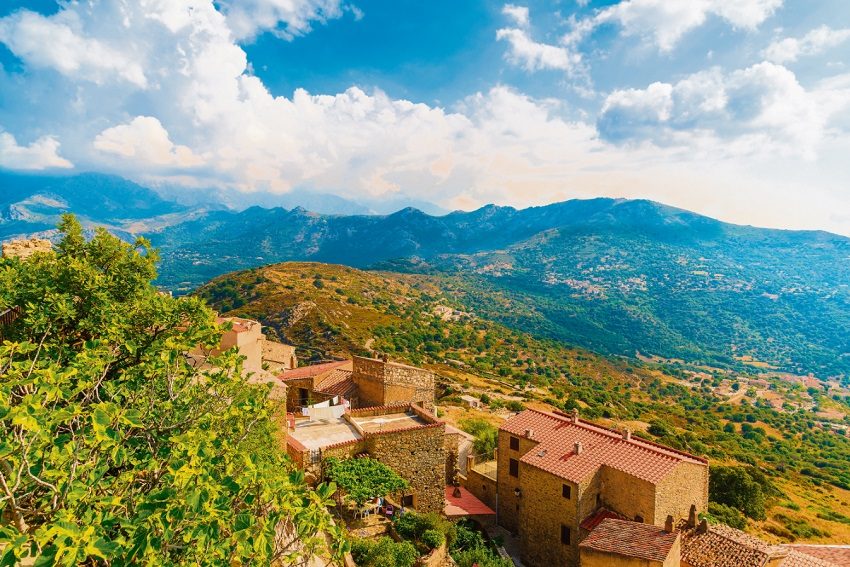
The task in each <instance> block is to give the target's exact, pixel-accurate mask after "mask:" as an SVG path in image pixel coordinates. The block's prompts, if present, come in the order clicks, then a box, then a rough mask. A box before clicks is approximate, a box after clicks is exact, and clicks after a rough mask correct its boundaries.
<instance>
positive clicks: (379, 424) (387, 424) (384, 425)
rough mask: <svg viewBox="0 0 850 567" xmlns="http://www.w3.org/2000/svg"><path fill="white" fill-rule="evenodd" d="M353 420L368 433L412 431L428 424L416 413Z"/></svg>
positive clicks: (354, 418) (355, 418)
mask: <svg viewBox="0 0 850 567" xmlns="http://www.w3.org/2000/svg"><path fill="white" fill-rule="evenodd" d="M352 420H353V421H354V422H355V423H357V425H359V426H360V427H361V428H362V429H363V431H365V432H367V433H377V432H379V431H390V430H394V429H410V428H412V427H419V426H420V425H428V422H427V421H425V420H424V419H422V418H421V417H419V416H418V415H416V414H414V413H392V414H389V415H378V416H374V417H353V418H352Z"/></svg>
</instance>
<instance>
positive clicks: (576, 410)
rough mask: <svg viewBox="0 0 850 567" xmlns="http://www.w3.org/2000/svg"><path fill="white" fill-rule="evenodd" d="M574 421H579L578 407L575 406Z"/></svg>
mask: <svg viewBox="0 0 850 567" xmlns="http://www.w3.org/2000/svg"><path fill="white" fill-rule="evenodd" d="M572 418H573V423H578V408H573V416H572Z"/></svg>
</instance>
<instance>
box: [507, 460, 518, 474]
mask: <svg viewBox="0 0 850 567" xmlns="http://www.w3.org/2000/svg"><path fill="white" fill-rule="evenodd" d="M508 465H509V466H508V474H510V475H511V476H519V461H517V460H516V459H511V460H510V461H509V462H508Z"/></svg>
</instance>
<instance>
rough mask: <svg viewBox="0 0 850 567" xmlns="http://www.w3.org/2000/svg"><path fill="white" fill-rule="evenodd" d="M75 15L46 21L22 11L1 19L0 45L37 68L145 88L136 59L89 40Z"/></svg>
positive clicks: (109, 46) (68, 13) (145, 81)
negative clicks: (128, 83)
mask: <svg viewBox="0 0 850 567" xmlns="http://www.w3.org/2000/svg"><path fill="white" fill-rule="evenodd" d="M81 27H82V25H81V22H80V20H79V18H77V17H76V15H75V14H74V13H73V12H61V13H60V14H59V15H58V16H56V17H50V18H46V17H44V16H41V15H40V14H36V13H34V12H28V11H20V12H17V13H14V14H12V15H10V16H7V17H5V18H3V19H0V42H3V43H5V44H6V46H7V47H8V48H9V49H10V50H12V51H13V52H14V53H15V55H17V56H18V57H20V58H21V59H23V60H24V61H26V62H27V63H28V64H30V65H32V66H34V67H47V68H51V69H55V70H56V71H58V72H60V73H62V74H63V75H68V76H72V77H75V78H83V79H87V80H89V81H94V82H95V83H103V82H106V81H110V80H112V79H113V78H114V77H116V76H117V77H119V78H120V79H123V80H125V81H129V82H130V83H132V84H134V85H136V86H138V87H142V88H144V87H145V86H147V79H146V77H145V74H144V72H143V71H142V69H141V67H140V66H139V64H138V63H137V62H135V61H134V60H133V58H132V56H131V55H130V54H128V53H125V52H122V51H121V50H119V49H115V48H114V47H112V46H111V45H109V44H108V43H105V42H102V41H100V40H98V39H94V38H87V37H85V36H84V35H83V33H84V32H83V30H81Z"/></svg>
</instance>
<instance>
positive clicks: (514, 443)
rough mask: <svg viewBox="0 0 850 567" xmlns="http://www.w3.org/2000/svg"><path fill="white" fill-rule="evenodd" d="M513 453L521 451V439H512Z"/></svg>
mask: <svg viewBox="0 0 850 567" xmlns="http://www.w3.org/2000/svg"><path fill="white" fill-rule="evenodd" d="M511 451H519V437H511Z"/></svg>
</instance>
